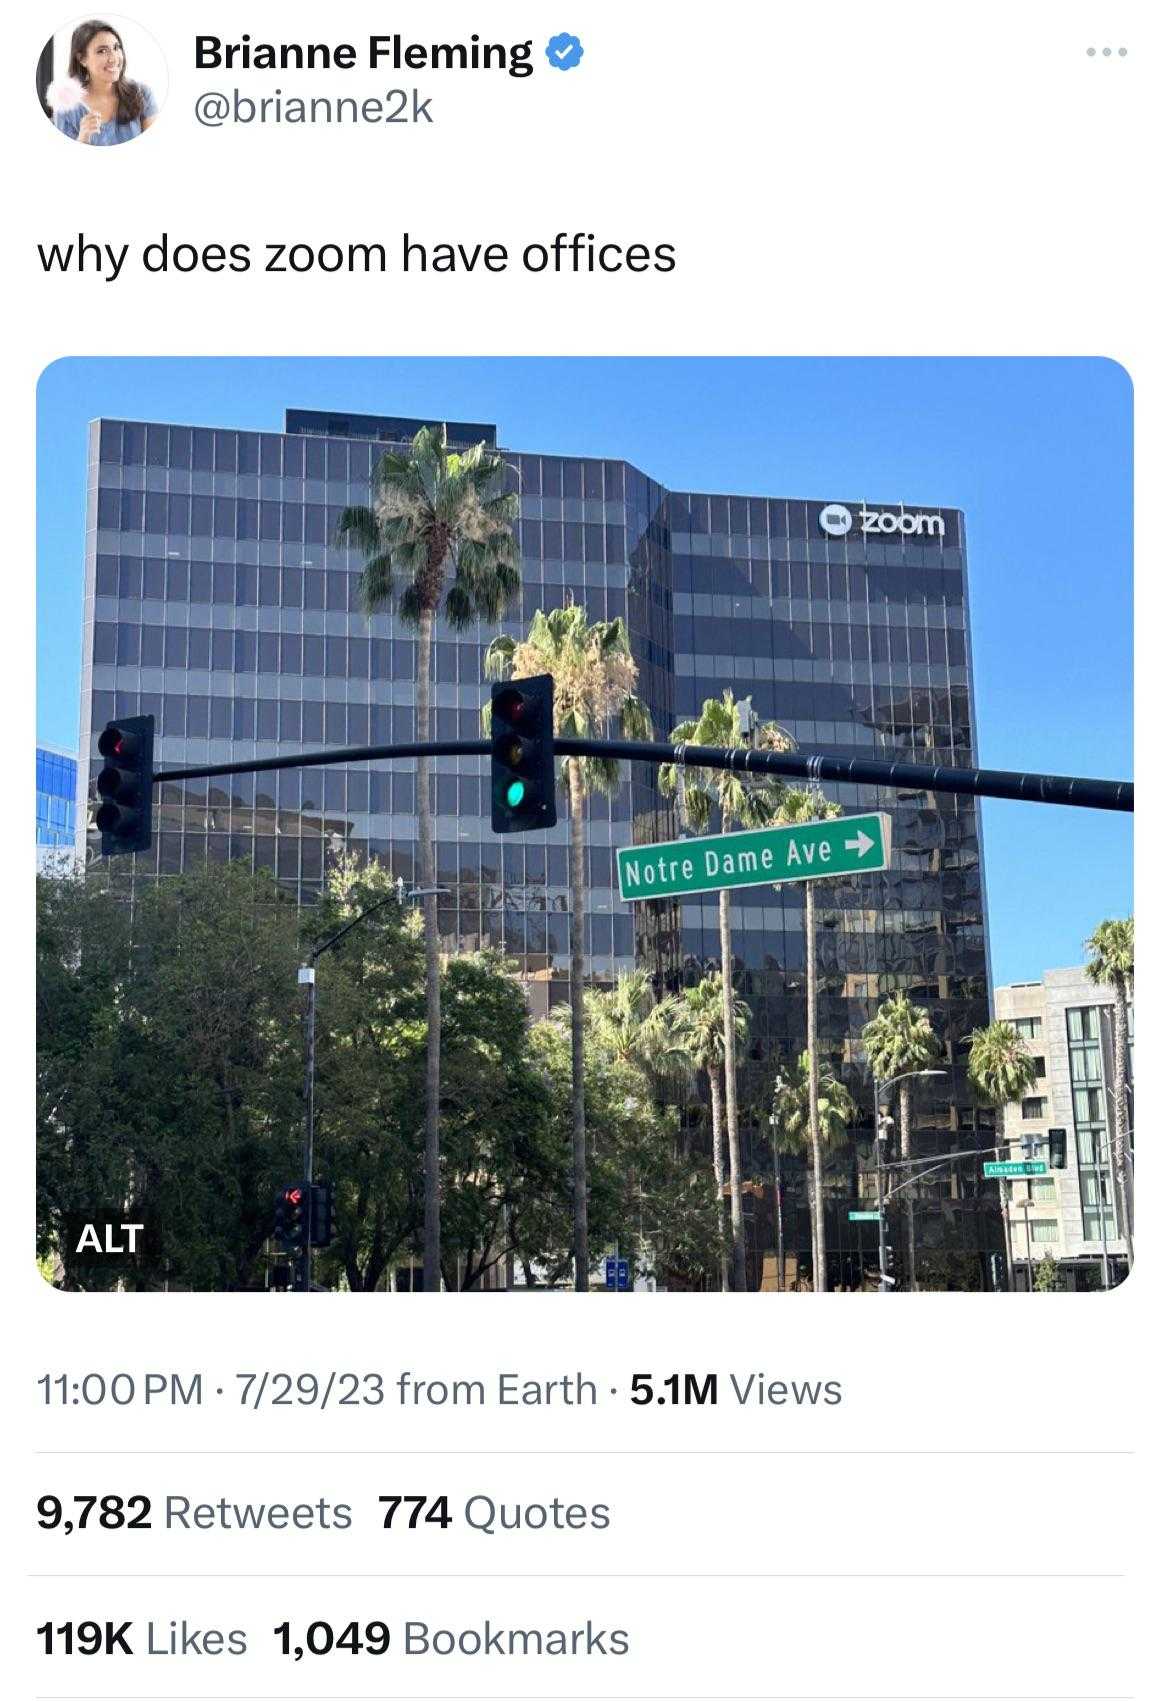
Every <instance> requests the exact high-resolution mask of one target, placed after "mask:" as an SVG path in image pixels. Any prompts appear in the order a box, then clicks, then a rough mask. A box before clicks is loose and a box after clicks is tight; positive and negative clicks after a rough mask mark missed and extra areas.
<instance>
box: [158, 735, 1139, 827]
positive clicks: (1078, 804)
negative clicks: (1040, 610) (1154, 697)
mask: <svg viewBox="0 0 1169 1701" xmlns="http://www.w3.org/2000/svg"><path fill="white" fill-rule="evenodd" d="M552 746H553V749H554V750H555V752H556V754H557V755H558V756H601V757H608V758H609V759H610V760H617V761H623V762H649V763H653V764H656V765H658V766H659V767H660V766H663V765H664V764H666V763H676V764H677V765H678V766H679V767H685V768H728V769H732V770H734V771H737V772H743V773H752V774H777V775H781V776H783V777H785V778H788V779H803V780H808V781H811V782H812V783H813V784H818V783H819V782H820V781H821V780H827V781H829V782H832V781H850V782H852V783H854V784H861V785H876V786H888V787H896V788H897V789H898V790H901V791H942V792H957V793H960V794H961V795H963V796H966V797H1006V798H1016V799H1020V800H1022V801H1024V802H1028V803H1061V804H1066V805H1070V806H1071V807H1072V808H1078V809H1111V810H1120V811H1123V812H1125V813H1128V814H1131V813H1132V811H1133V784H1132V781H1131V780H1093V779H1082V778H1079V777H1077V776H1075V775H1068V774H1025V773H1019V772H1016V771H1015V770H1013V769H1009V768H945V767H932V766H929V765H927V764H925V763H917V762H882V761H877V760H875V759H874V758H872V757H864V756H817V755H808V754H801V753H800V752H797V751H779V750H755V749H753V748H751V747H750V746H749V745H742V746H740V747H739V748H737V749H734V750H726V749H722V748H719V747H717V746H715V745H708V744H667V743H664V742H662V743H656V742H649V741H638V740H626V739H617V738H555V739H553V741H552ZM490 754H491V740H490V739H489V738H448V739H437V740H431V741H429V742H425V741H423V742H416V743H412V744H365V745H356V746H350V747H348V748H347V749H342V750H318V751H315V752H313V753H311V754H305V753H304V752H301V751H298V752H296V753H295V754H294V755H291V756H269V757H265V758H263V759H261V760H259V761H256V760H253V761H244V762H219V763H216V764H213V765H212V766H209V767H204V768H171V769H163V770H162V771H161V772H159V773H156V774H155V775H154V783H155V785H162V784H164V783H165V782H166V781H168V780H207V779H216V778H218V777H219V776H221V775H227V774H253V773H254V774H262V773H272V772H275V771H277V770H279V769H283V768H319V767H323V766H325V765H326V764H327V763H336V764H344V763H347V762H385V761H390V762H392V761H400V760H402V759H404V758H409V757H418V756H489V755H490Z"/></svg>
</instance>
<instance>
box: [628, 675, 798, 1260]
mask: <svg viewBox="0 0 1169 1701" xmlns="http://www.w3.org/2000/svg"><path fill="white" fill-rule="evenodd" d="M744 719H745V720H746V721H747V722H748V724H750V723H752V722H753V720H754V717H753V715H752V711H751V704H750V700H749V699H748V700H747V702H746V704H745V709H744ZM741 725H742V723H741V720H740V712H739V708H738V706H737V705H736V703H735V698H734V693H733V692H731V691H729V690H728V691H724V692H723V694H722V696H721V697H708V698H707V699H706V701H705V702H704V703H703V705H702V713H701V714H700V715H699V716H698V718H697V719H696V720H686V721H679V723H678V725H677V726H676V727H675V728H674V730H673V731H672V732H671V734H670V743H671V744H674V745H679V744H697V745H714V746H721V747H723V748H731V747H734V746H736V745H740V744H742V742H743V738H744V733H743V731H742V730H741ZM751 736H752V742H753V744H754V746H755V747H756V748H758V749H762V750H791V749H793V748H794V744H793V740H792V739H791V738H790V737H789V735H788V734H787V733H786V732H785V731H784V730H783V728H782V727H781V726H778V725H777V724H776V723H775V722H774V721H762V722H755V723H754V725H753V726H752V733H751ZM658 783H659V785H660V787H661V790H662V791H663V792H664V793H665V794H666V795H667V796H671V797H677V799H678V803H679V807H680V811H681V815H682V819H683V821H684V822H685V823H686V825H687V826H689V827H690V828H691V829H692V830H693V831H694V832H697V833H705V832H708V831H710V830H711V829H712V828H713V830H715V831H717V832H722V833H729V832H731V831H732V830H733V829H734V828H736V827H764V826H767V825H768V824H769V823H770V822H771V821H773V820H774V819H775V816H776V814H777V812H778V810H779V808H780V805H781V804H782V802H783V797H784V791H785V788H784V786H783V785H782V784H781V782H780V781H778V780H776V779H773V778H771V777H770V776H768V775H766V774H752V773H748V772H745V771H743V770H736V771H735V772H731V771H729V770H725V769H721V768H700V767H690V766H689V765H685V764H682V763H673V762H671V763H666V764H664V765H663V766H662V767H661V768H660V769H659V771H658ZM718 920H719V942H720V948H721V953H722V982H723V1027H724V1030H725V1034H726V1041H725V1044H726V1053H725V1069H726V1119H727V1155H728V1157H729V1160H730V1171H731V1251H732V1271H733V1275H732V1286H733V1287H734V1288H735V1290H736V1291H738V1292H742V1290H743V1289H744V1288H745V1287H746V1285H747V1242H746V1236H745V1233H744V1228H743V1194H742V1158H741V1147H740V1140H739V1094H738V1079H737V1074H736V1067H735V1065H736V1047H735V1042H734V1027H735V1013H734V967H735V960H734V953H733V951H732V948H731V894H730V891H729V889H728V888H726V887H724V888H723V890H722V891H720V893H719V895H718Z"/></svg>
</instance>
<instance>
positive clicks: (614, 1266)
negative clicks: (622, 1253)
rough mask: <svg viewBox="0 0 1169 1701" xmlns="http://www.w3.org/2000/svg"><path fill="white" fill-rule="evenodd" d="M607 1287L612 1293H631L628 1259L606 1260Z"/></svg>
mask: <svg viewBox="0 0 1169 1701" xmlns="http://www.w3.org/2000/svg"><path fill="white" fill-rule="evenodd" d="M605 1286H606V1287H607V1288H608V1289H609V1292H610V1293H628V1292H629V1260H628V1258H606V1259H605Z"/></svg>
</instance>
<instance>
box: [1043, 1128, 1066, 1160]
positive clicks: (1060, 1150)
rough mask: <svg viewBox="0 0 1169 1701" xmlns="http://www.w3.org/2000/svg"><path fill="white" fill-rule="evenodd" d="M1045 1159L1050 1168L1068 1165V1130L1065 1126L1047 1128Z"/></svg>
mask: <svg viewBox="0 0 1169 1701" xmlns="http://www.w3.org/2000/svg"><path fill="white" fill-rule="evenodd" d="M1047 1161H1048V1163H1049V1164H1050V1165H1051V1167H1052V1169H1066V1168H1067V1167H1068V1131H1067V1129H1066V1128H1049V1129H1048V1130H1047Z"/></svg>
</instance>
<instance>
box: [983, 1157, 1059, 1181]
mask: <svg viewBox="0 0 1169 1701" xmlns="http://www.w3.org/2000/svg"><path fill="white" fill-rule="evenodd" d="M982 1174H983V1178H984V1180H986V1181H994V1180H995V1179H996V1178H997V1179H998V1180H1000V1181H1006V1180H1009V1179H1010V1177H1012V1176H1020V1175H1046V1174H1047V1165H1046V1164H1045V1163H1041V1162H1040V1160H1039V1159H1038V1158H1023V1159H1022V1160H1021V1161H1018V1162H1015V1163H996V1164H983V1166H982Z"/></svg>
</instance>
